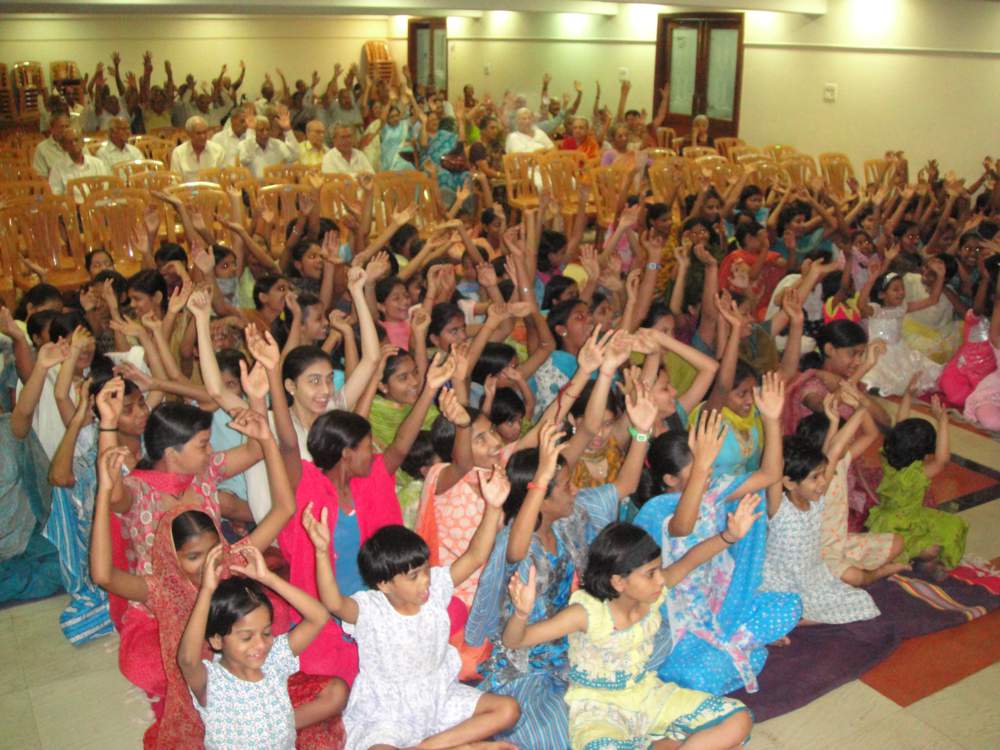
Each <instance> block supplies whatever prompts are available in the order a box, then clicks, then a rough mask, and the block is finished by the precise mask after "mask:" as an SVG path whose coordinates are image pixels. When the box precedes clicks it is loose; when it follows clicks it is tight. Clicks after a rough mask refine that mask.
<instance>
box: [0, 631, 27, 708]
mask: <svg viewBox="0 0 1000 750" xmlns="http://www.w3.org/2000/svg"><path fill="white" fill-rule="evenodd" d="M19 651H20V646H19V645H18V641H17V636H16V635H15V631H14V626H13V625H12V624H11V621H10V618H9V617H7V618H0V665H2V668H0V695H7V694H8V693H15V692H17V691H19V690H24V689H25V688H27V684H26V683H25V681H24V671H23V670H22V669H21V662H20V660H19V659H18V653H19Z"/></svg>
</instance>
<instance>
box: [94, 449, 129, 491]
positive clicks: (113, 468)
mask: <svg viewBox="0 0 1000 750" xmlns="http://www.w3.org/2000/svg"><path fill="white" fill-rule="evenodd" d="M128 454H129V449H128V448H125V447H123V446H118V447H117V448H108V449H107V450H106V451H104V453H102V454H101V456H100V458H98V460H97V481H98V483H99V485H100V486H101V487H110V486H111V485H112V484H113V483H114V481H115V480H116V479H117V478H118V477H120V476H121V474H122V467H123V466H124V465H125V461H126V459H127V458H128Z"/></svg>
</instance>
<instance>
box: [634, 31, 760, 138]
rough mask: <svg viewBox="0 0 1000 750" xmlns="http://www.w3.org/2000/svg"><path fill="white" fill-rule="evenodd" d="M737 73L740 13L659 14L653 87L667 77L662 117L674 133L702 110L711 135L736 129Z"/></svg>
mask: <svg viewBox="0 0 1000 750" xmlns="http://www.w3.org/2000/svg"><path fill="white" fill-rule="evenodd" d="M742 76H743V15H742V14H738V13H736V14H734V13H698V14H690V13H683V14H665V15H661V16H660V20H659V29H658V32H657V41H656V76H655V81H656V91H655V93H654V97H653V98H654V109H655V107H656V106H658V105H659V97H660V90H661V89H662V88H663V85H664V84H665V83H666V82H667V81H670V103H669V109H668V113H667V119H666V121H665V123H664V125H666V126H667V127H671V128H673V129H674V130H675V131H676V132H677V134H678V135H686V134H688V133H689V132H690V131H691V119H692V118H693V117H694V116H695V115H701V114H704V115H708V118H709V132H710V133H711V134H712V136H713V137H719V136H722V137H725V136H729V137H735V136H737V135H738V134H739V123H740V89H741V83H742Z"/></svg>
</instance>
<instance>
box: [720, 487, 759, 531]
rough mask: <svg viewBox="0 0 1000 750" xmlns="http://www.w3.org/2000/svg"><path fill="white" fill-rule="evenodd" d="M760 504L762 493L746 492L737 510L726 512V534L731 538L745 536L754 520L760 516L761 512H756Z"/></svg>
mask: <svg viewBox="0 0 1000 750" xmlns="http://www.w3.org/2000/svg"><path fill="white" fill-rule="evenodd" d="M758 505H760V495H752V494H746V495H744V496H743V497H741V498H740V504H739V505H737V506H736V510H735V511H733V512H732V513H727V514H726V536H728V537H729V538H730V539H731V540H736V539H742V538H743V537H745V536H746V535H747V534H748V533H749V531H750V528H751V527H752V526H753V524H754V521H756V520H757V519H758V518H760V516H761V513H762V512H763V511H761V513H754V511H755V510H756V509H757V506H758Z"/></svg>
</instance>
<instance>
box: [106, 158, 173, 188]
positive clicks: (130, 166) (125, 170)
mask: <svg viewBox="0 0 1000 750" xmlns="http://www.w3.org/2000/svg"><path fill="white" fill-rule="evenodd" d="M165 169H166V165H164V163H163V162H162V161H157V160H156V159H136V160H135V161H120V162H118V163H117V164H115V165H113V166H112V167H111V171H112V172H114V173H115V175H116V176H118V177H120V178H121V179H123V180H124V181H125V184H126V185H128V184H129V180H130V179H131V178H132V175H134V174H138V173H139V172H155V171H159V170H165Z"/></svg>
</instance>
